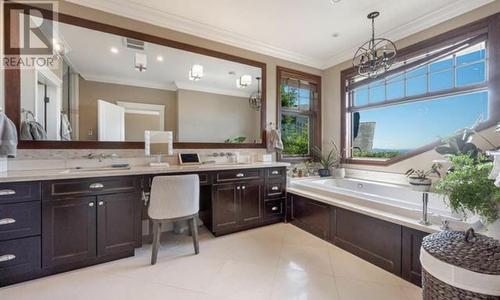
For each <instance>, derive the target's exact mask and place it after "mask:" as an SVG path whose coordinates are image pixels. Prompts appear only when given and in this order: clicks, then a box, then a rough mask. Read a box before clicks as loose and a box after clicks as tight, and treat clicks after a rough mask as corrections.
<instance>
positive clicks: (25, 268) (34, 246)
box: [0, 236, 41, 286]
mask: <svg viewBox="0 0 500 300" xmlns="http://www.w3.org/2000/svg"><path fill="white" fill-rule="evenodd" d="M40 268H41V264H40V237H38V236H37V237H29V238H24V239H17V240H10V241H5V242H0V286H1V285H3V284H4V283H6V282H10V281H13V280H16V278H19V277H22V276H26V275H30V274H34V273H37V272H39V271H40Z"/></svg>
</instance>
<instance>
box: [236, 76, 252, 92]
mask: <svg viewBox="0 0 500 300" xmlns="http://www.w3.org/2000/svg"><path fill="white" fill-rule="evenodd" d="M251 84H252V76H251V75H243V76H241V77H240V78H239V79H236V86H237V87H238V88H240V89H241V88H246V87H248V86H249V85H251Z"/></svg>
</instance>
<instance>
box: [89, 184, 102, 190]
mask: <svg viewBox="0 0 500 300" xmlns="http://www.w3.org/2000/svg"><path fill="white" fill-rule="evenodd" d="M102 188H104V184H102V183H92V184H91V185H90V186H89V189H91V190H99V189H102Z"/></svg>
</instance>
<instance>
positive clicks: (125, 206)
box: [0, 167, 286, 286]
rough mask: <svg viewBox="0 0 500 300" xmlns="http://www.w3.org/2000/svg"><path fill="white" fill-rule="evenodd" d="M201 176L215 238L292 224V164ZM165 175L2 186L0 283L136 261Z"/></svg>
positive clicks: (203, 203) (203, 208)
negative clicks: (288, 217) (156, 187)
mask: <svg viewBox="0 0 500 300" xmlns="http://www.w3.org/2000/svg"><path fill="white" fill-rule="evenodd" d="M182 174H187V173H182ZM195 174H199V176H200V213H199V216H200V218H201V219H202V220H203V222H204V223H205V225H206V226H207V228H209V229H210V230H211V231H212V232H213V233H214V234H215V235H222V234H227V233H231V232H236V231H240V230H244V229H249V228H253V227H257V226H262V225H266V224H271V223H276V222H281V221H283V220H284V205H285V189H286V168H285V167H269V168H256V169H241V170H239V169H238V170H224V171H215V170H214V171H203V172H200V173H195ZM159 175H167V176H168V175H176V174H170V173H169V174H153V175H138V176H133V175H131V176H127V175H125V176H113V177H97V178H80V179H61V180H48V181H33V182H14V183H0V286H5V285H9V284H13V283H17V282H21V281H26V280H30V279H34V278H38V277H43V276H47V275H51V274H55V273H60V272H64V271H69V270H73V269H77V268H81V267H85V266H90V265H94V264H99V263H102V262H106V261H111V260H116V259H120V258H124V257H129V256H133V255H134V249H135V248H137V247H140V246H141V245H142V219H146V218H147V214H145V210H146V207H145V206H144V202H143V197H142V195H143V193H146V192H148V191H150V188H151V182H152V178H153V177H154V176H159ZM141 216H142V217H141Z"/></svg>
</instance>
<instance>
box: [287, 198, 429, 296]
mask: <svg viewBox="0 0 500 300" xmlns="http://www.w3.org/2000/svg"><path fill="white" fill-rule="evenodd" d="M287 220H288V221H289V222H291V223H292V224H294V225H296V226H297V227H299V228H301V229H303V230H305V231H307V232H309V233H312V234H314V235H316V236H318V237H319V238H321V239H323V240H325V241H328V242H330V243H332V244H334V245H336V246H338V247H340V248H342V249H344V250H346V251H348V252H350V253H352V254H354V255H356V256H358V257H360V258H362V259H364V260H366V261H368V262H370V263H372V264H374V265H376V266H379V267H380V268H382V269H384V270H387V271H389V272H391V273H393V274H395V275H397V276H399V277H402V278H403V279H405V280H407V281H410V282H412V283H413V284H416V285H419V286H421V284H422V277H421V266H420V260H419V256H420V244H421V243H422V239H423V237H424V236H426V235H428V233H426V232H422V231H419V230H415V229H412V228H407V227H405V226H402V225H398V224H395V223H391V222H387V221H384V220H381V219H377V218H373V217H370V216H367V215H364V214H361V213H357V212H354V211H350V210H347V209H343V208H339V207H336V206H334V205H331V204H326V203H323V202H320V201H316V200H312V199H309V198H306V197H303V196H299V195H296V194H292V193H288V195H287Z"/></svg>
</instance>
